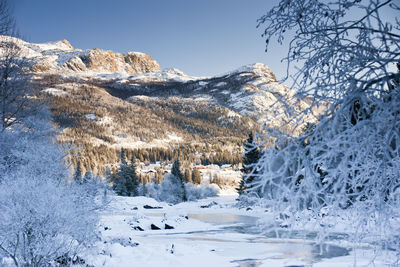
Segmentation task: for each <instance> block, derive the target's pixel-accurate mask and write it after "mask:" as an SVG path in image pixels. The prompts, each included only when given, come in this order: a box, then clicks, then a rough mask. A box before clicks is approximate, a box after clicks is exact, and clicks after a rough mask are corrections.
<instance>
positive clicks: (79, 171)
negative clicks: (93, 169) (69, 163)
mask: <svg viewBox="0 0 400 267" xmlns="http://www.w3.org/2000/svg"><path fill="white" fill-rule="evenodd" d="M74 181H75V182H77V183H81V182H82V168H81V161H79V160H78V162H77V163H76V168H75V173H74Z"/></svg>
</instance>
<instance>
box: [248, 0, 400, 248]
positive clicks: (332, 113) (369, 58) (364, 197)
mask: <svg viewBox="0 0 400 267" xmlns="http://www.w3.org/2000/svg"><path fill="white" fill-rule="evenodd" d="M397 4H398V3H396V1H390V0H388V1H379V0H369V1H345V0H341V1H332V2H326V1H317V0H299V1H289V0H284V1H281V2H280V3H279V5H278V6H277V7H275V8H273V9H272V10H271V11H270V12H269V13H268V14H267V15H265V16H264V17H262V18H261V19H260V20H259V22H260V24H259V26H263V27H264V26H265V32H264V37H265V38H266V39H267V46H268V43H269V41H270V40H271V39H273V38H277V39H278V42H281V43H282V42H284V40H285V39H284V37H285V34H286V33H287V32H290V33H291V34H290V35H288V36H289V37H290V40H288V41H287V42H289V44H290V46H289V51H288V57H287V58H285V60H286V61H287V63H288V64H289V67H288V70H291V67H290V65H295V66H296V67H297V70H298V71H297V72H295V73H294V74H293V76H292V78H293V80H294V86H295V87H296V88H297V89H298V92H297V95H298V96H300V97H308V99H309V100H312V101H310V102H312V108H309V109H307V110H304V111H302V112H298V113H297V114H292V118H293V119H292V121H291V123H293V122H296V124H297V129H302V131H301V132H302V133H301V134H300V135H293V134H291V132H290V131H288V127H286V128H285V127H281V128H279V129H265V130H266V132H267V133H268V134H267V135H266V138H265V140H266V141H265V144H266V143H268V142H269V145H268V146H266V147H268V148H266V149H264V150H263V154H262V157H261V159H260V161H259V162H258V164H257V167H256V170H257V172H256V176H257V178H256V179H255V182H254V184H253V188H252V189H251V190H250V191H253V190H260V191H261V192H262V195H263V198H264V200H263V201H265V199H266V200H267V202H268V203H269V205H270V206H271V208H272V209H273V210H274V211H276V212H277V215H278V216H277V218H278V219H277V222H278V223H277V224H275V226H277V227H278V228H279V229H282V228H281V227H282V221H283V220H286V222H285V224H284V226H285V227H289V228H290V229H292V230H293V229H298V227H300V225H301V227H302V228H301V229H303V230H304V229H307V228H304V226H305V225H309V224H312V229H313V231H315V233H316V235H317V239H318V240H320V241H323V240H326V239H329V238H330V237H331V236H332V234H333V233H334V232H335V231H338V229H339V231H345V232H346V233H347V234H348V235H349V239H351V240H352V241H357V242H363V241H365V242H370V244H373V245H375V246H377V248H384V249H388V248H389V249H393V250H396V251H397V252H398V253H399V255H400V243H399V236H398V233H399V232H400V209H399V207H400V205H399V204H400V203H399V201H400V88H399V85H400V82H399V81H400V65H398V64H397V68H398V70H397V69H396V63H398V61H399V60H400V20H399V17H397V18H396V17H395V15H397V14H400V12H399V11H400V9H399V6H398V5H397ZM317 106H323V107H324V109H325V112H324V113H323V114H322V115H320V116H318V122H317V123H308V124H307V121H305V120H304V118H306V117H307V115H308V114H311V113H312V112H313V111H314V108H315V107H317ZM272 109H273V107H272ZM304 125H307V126H306V127H304ZM271 140H273V141H274V144H273V145H271V143H270V142H271ZM282 218H283V219H282ZM338 225H341V226H340V227H339V226H338Z"/></svg>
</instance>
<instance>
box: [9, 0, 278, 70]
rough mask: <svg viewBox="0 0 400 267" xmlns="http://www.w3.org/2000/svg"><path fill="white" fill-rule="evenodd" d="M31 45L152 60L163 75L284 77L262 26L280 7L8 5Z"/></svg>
mask: <svg viewBox="0 0 400 267" xmlns="http://www.w3.org/2000/svg"><path fill="white" fill-rule="evenodd" d="M9 2H10V5H11V7H12V8H13V11H14V15H15V18H16V20H17V25H18V28H19V31H20V33H21V35H22V36H24V38H25V39H26V40H27V41H30V42H37V43H38V42H48V41H57V40H63V39H67V40H68V41H69V42H70V43H71V44H72V45H73V46H74V47H75V48H81V49H88V48H95V47H96V48H101V49H110V50H114V51H116V52H121V53H124V52H128V51H139V52H145V53H148V54H150V55H151V56H152V57H153V58H154V59H155V60H157V61H158V62H159V63H160V65H161V66H162V67H163V68H169V67H175V68H178V69H180V70H182V71H184V72H185V73H187V74H189V75H196V76H208V75H216V74H221V73H225V72H228V71H230V70H233V69H236V68H238V67H239V66H242V65H246V64H250V63H255V62H261V63H265V64H267V65H268V66H270V67H271V69H272V70H273V71H274V72H275V73H276V74H277V77H278V78H279V77H282V76H283V74H284V69H285V65H283V64H282V63H280V59H281V58H282V57H283V56H284V49H282V48H280V47H279V46H276V47H275V48H271V50H270V52H269V53H268V54H266V53H265V52H264V50H265V46H264V43H265V41H264V39H262V38H261V32H262V30H261V29H256V25H257V22H256V20H257V18H259V17H260V16H262V15H263V14H264V13H266V12H267V10H268V9H269V8H270V7H271V6H272V4H274V3H276V2H277V1H276V0H9Z"/></svg>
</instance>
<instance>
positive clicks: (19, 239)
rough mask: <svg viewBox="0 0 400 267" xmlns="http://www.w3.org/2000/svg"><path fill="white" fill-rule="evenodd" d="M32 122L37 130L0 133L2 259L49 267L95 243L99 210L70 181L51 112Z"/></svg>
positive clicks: (38, 114) (26, 264) (19, 264)
mask: <svg viewBox="0 0 400 267" xmlns="http://www.w3.org/2000/svg"><path fill="white" fill-rule="evenodd" d="M27 119H29V120H30V121H31V122H32V125H35V128H32V127H31V128H29V129H27V128H25V127H21V128H20V129H19V128H18V127H16V126H15V125H14V127H13V129H12V130H4V131H3V132H1V133H0V169H1V172H0V210H1V212H0V258H9V259H11V260H12V261H13V262H14V264H15V265H16V266H46V265H48V264H49V263H50V262H51V261H53V260H54V259H56V258H57V257H59V256H62V255H70V256H73V255H76V253H78V252H79V251H81V250H83V249H85V247H87V246H88V245H90V244H91V243H92V242H94V240H95V233H96V232H95V229H96V224H97V215H96V213H95V209H96V208H97V206H96V204H95V202H94V197H95V196H94V195H90V194H87V190H86V188H85V186H82V185H76V184H75V183H71V184H69V183H68V182H67V177H68V169H67V167H66V166H65V164H64V156H63V152H62V150H61V149H60V148H59V147H58V146H57V145H55V144H54V140H53V136H54V133H53V132H52V130H51V125H50V124H49V113H48V112H47V111H46V110H43V111H41V112H38V113H36V114H31V117H30V118H27Z"/></svg>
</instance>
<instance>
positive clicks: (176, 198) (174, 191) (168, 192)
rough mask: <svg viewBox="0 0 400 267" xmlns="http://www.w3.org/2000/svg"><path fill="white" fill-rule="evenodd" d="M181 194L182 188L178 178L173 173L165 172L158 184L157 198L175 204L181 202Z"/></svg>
mask: <svg viewBox="0 0 400 267" xmlns="http://www.w3.org/2000/svg"><path fill="white" fill-rule="evenodd" d="M182 195H183V190H182V187H181V183H180V181H179V180H178V178H177V177H176V176H175V175H173V174H169V173H168V174H166V175H165V176H164V179H163V180H162V182H161V184H160V191H159V195H158V198H159V200H161V201H165V202H168V203H173V204H177V203H179V202H182Z"/></svg>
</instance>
